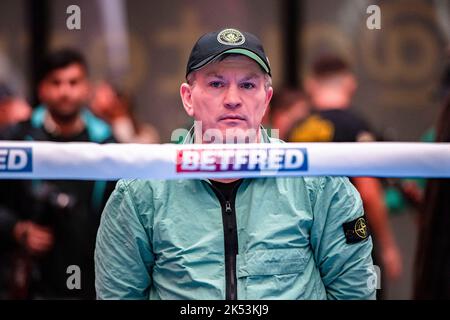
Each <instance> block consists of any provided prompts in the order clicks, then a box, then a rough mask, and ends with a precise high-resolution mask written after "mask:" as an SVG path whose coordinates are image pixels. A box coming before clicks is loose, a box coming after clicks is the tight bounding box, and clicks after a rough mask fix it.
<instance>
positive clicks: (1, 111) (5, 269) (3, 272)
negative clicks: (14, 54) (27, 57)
mask: <svg viewBox="0 0 450 320" xmlns="http://www.w3.org/2000/svg"><path fill="white" fill-rule="evenodd" d="M30 116H31V107H30V106H29V105H28V103H27V102H26V101H25V100H24V99H22V98H20V97H17V96H16V95H14V93H13V91H12V90H11V89H10V88H9V87H8V86H7V85H6V84H5V83H1V82H0V132H1V131H3V130H4V129H5V128H7V127H8V126H11V125H13V124H16V123H18V122H21V121H25V120H27V119H29V117H30ZM0 135H1V133H0ZM0 190H1V191H2V192H1V193H0V299H7V298H8V297H9V293H10V292H9V288H10V286H9V281H10V279H11V276H12V275H13V274H14V272H13V270H12V264H10V263H6V262H7V261H11V259H12V258H13V256H14V254H15V252H14V242H13V241H11V240H12V239H11V237H9V236H8V235H7V232H4V229H3V227H4V226H7V225H9V223H10V220H9V218H10V217H12V216H13V213H12V212H11V211H10V209H9V207H8V197H10V194H8V193H6V191H7V190H8V181H5V180H0Z"/></svg>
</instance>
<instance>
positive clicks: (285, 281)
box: [236, 248, 312, 299]
mask: <svg viewBox="0 0 450 320" xmlns="http://www.w3.org/2000/svg"><path fill="white" fill-rule="evenodd" d="M310 258H312V255H311V253H310V252H309V250H308V248H288V249H269V250H255V251H251V252H246V253H243V254H239V255H238V256H237V265H236V269H237V277H238V281H239V282H240V287H239V289H240V294H239V292H238V295H240V298H242V299H292V298H291V297H289V295H290V293H289V291H290V290H292V289H293V287H294V286H295V284H296V283H297V282H298V279H299V277H302V276H303V273H304V271H305V268H306V265H307V263H308V261H309V259H310Z"/></svg>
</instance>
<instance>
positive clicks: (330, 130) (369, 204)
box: [289, 55, 402, 295]
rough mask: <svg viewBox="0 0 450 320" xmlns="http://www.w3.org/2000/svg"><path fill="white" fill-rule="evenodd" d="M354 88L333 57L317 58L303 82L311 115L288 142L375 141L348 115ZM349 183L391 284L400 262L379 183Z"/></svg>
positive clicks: (357, 118)
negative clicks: (354, 190)
mask: <svg viewBox="0 0 450 320" xmlns="http://www.w3.org/2000/svg"><path fill="white" fill-rule="evenodd" d="M356 88H357V80H356V78H355V76H354V74H353V72H352V71H351V69H350V66H349V65H348V64H347V63H346V62H345V61H344V60H342V59H341V58H340V57H337V56H333V55H330V56H323V57H320V58H319V59H318V60H317V61H316V62H315V63H314V64H313V67H312V74H311V76H310V77H308V78H307V79H306V81H305V89H306V93H307V94H308V96H309V98H310V100H311V105H312V109H313V112H312V114H311V115H310V116H309V117H308V118H306V119H302V120H300V121H299V122H298V123H297V124H296V125H295V126H294V127H293V128H292V130H291V133H290V136H289V141H290V142H364V141H375V135H374V134H373V133H372V130H371V129H370V127H369V125H368V124H367V122H366V121H365V120H364V119H362V118H361V117H360V116H358V115H356V114H355V113H354V112H353V111H352V99H353V96H354V93H355V91H356ZM351 181H352V183H353V184H354V185H355V187H356V188H357V189H358V191H359V193H360V194H361V198H362V200H363V204H364V210H365V212H366V214H367V218H368V222H369V225H370V228H371V230H372V231H373V236H374V252H375V257H374V258H375V263H376V262H377V260H378V261H380V262H381V271H382V275H386V276H387V278H388V279H389V280H395V279H397V278H399V277H400V275H401V273H402V258H401V255H400V252H399V250H398V247H397V244H396V241H395V238H394V236H393V234H392V231H391V227H390V225H389V221H388V211H387V209H386V205H385V203H384V194H383V190H382V186H381V183H380V181H379V180H378V179H376V178H369V177H355V178H352V179H351ZM377 257H378V259H377ZM381 278H382V280H383V276H382V277H381ZM378 294H379V295H380V292H378Z"/></svg>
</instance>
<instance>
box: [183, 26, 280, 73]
mask: <svg viewBox="0 0 450 320" xmlns="http://www.w3.org/2000/svg"><path fill="white" fill-rule="evenodd" d="M224 54H242V55H245V56H247V57H249V58H251V59H253V60H254V61H256V62H257V63H258V64H259V66H260V67H261V68H262V70H264V72H266V73H268V74H269V75H271V73H270V64H269V59H268V58H267V56H266V54H265V52H264V48H263V46H262V44H261V41H260V40H259V39H258V37H256V36H255V35H253V34H251V33H249V32H243V31H239V30H237V29H233V28H227V29H222V30H219V31H214V32H209V33H207V34H204V35H203V36H201V37H200V38H199V39H198V40H197V42H196V43H195V45H194V47H193V48H192V51H191V55H190V56H189V61H188V64H187V68H186V77H187V75H188V74H189V73H191V72H192V71H195V70H198V69H200V68H202V67H204V66H206V65H207V64H208V63H210V62H212V61H215V60H216V59H217V58H219V57H220V56H222V55H224Z"/></svg>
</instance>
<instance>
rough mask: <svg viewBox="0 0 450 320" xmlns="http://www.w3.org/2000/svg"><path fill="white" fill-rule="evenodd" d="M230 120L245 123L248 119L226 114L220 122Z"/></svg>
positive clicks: (221, 117) (220, 118)
mask: <svg viewBox="0 0 450 320" xmlns="http://www.w3.org/2000/svg"><path fill="white" fill-rule="evenodd" d="M223 120H228V121H245V120H246V118H245V117H244V116H241V115H239V114H224V115H222V116H220V117H219V121H223Z"/></svg>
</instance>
